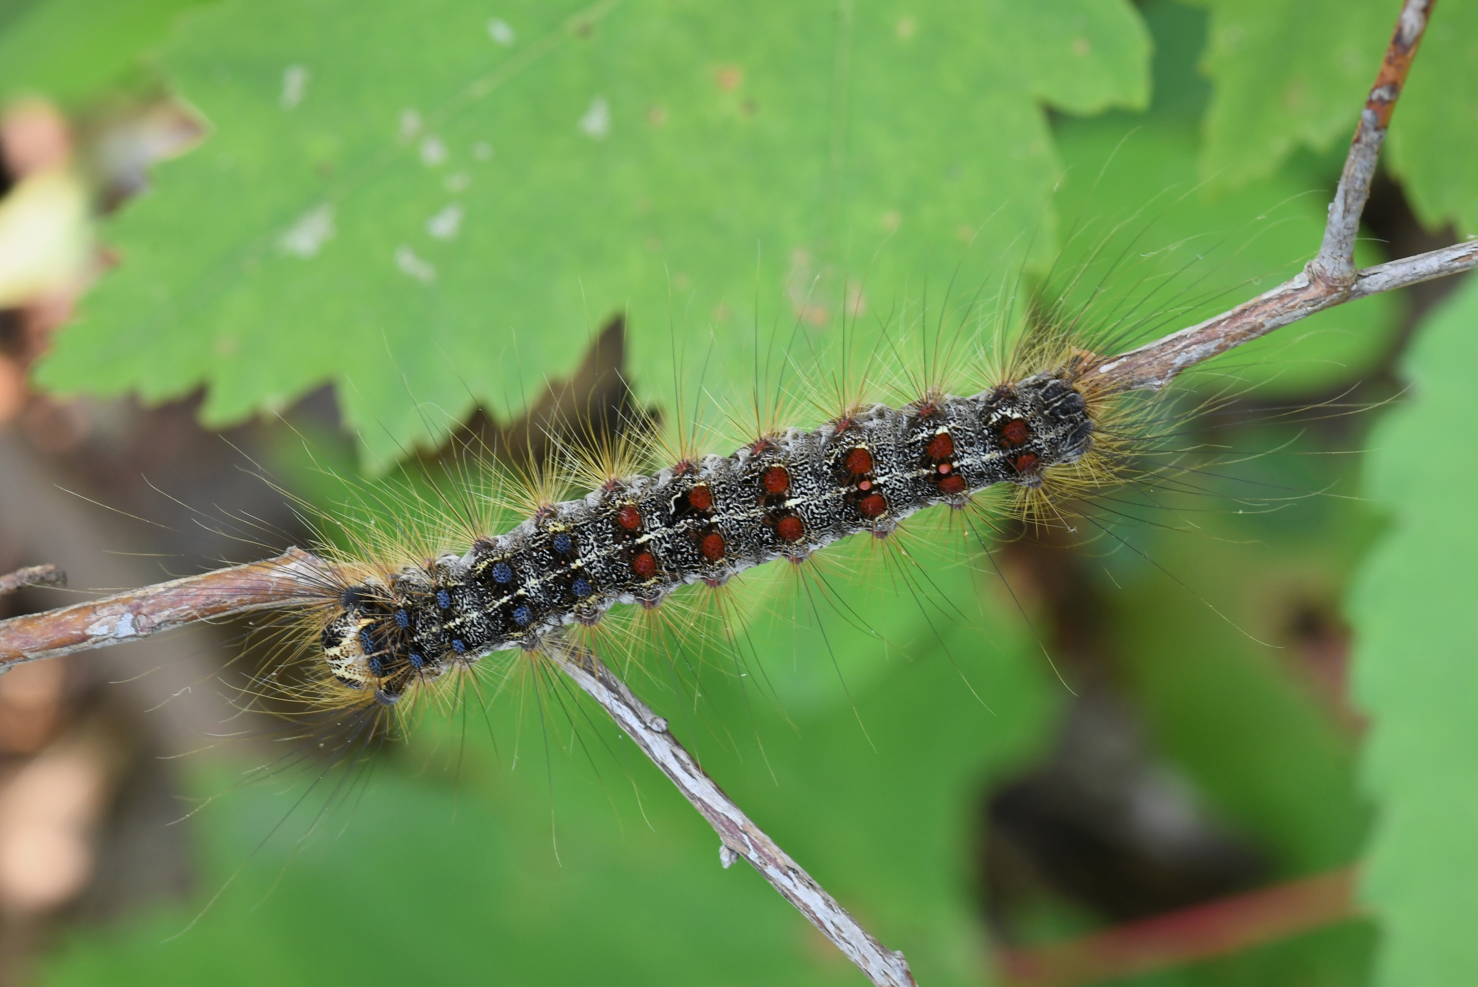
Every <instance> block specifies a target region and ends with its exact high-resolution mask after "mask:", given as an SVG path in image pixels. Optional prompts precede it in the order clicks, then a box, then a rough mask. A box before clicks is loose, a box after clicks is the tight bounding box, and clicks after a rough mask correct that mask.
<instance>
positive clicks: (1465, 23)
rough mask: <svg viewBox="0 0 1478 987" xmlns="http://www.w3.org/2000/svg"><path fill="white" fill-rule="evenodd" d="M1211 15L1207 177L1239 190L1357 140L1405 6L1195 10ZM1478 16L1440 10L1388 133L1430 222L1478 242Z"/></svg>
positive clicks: (1454, 8) (1242, 2)
mask: <svg viewBox="0 0 1478 987" xmlns="http://www.w3.org/2000/svg"><path fill="white" fill-rule="evenodd" d="M1196 2H1198V3H1200V4H1202V5H1204V6H1205V7H1207V8H1208V9H1209V10H1210V11H1211V38H1210V44H1209V46H1208V48H1207V51H1206V56H1205V61H1204V63H1203V64H1204V65H1205V69H1206V72H1207V74H1208V75H1210V77H1211V79H1212V81H1213V83H1214V84H1215V89H1214V92H1215V95H1214V96H1213V97H1212V100H1211V106H1210V107H1209V108H1208V110H1207V113H1206V143H1205V146H1204V147H1203V149H1202V157H1201V169H1202V173H1203V174H1205V175H1206V176H1207V177H1208V178H1209V179H1210V180H1211V181H1212V182H1214V183H1216V184H1219V185H1225V186H1236V185H1242V184H1245V183H1246V182H1249V181H1251V180H1253V179H1256V178H1263V177H1265V176H1267V175H1270V174H1272V173H1273V172H1274V171H1276V170H1277V168H1278V167H1279V166H1280V165H1281V164H1282V163H1283V161H1284V160H1286V159H1287V157H1288V156H1289V154H1290V153H1292V152H1293V150H1294V149H1295V148H1298V147H1309V148H1313V149H1315V150H1318V151H1323V150H1327V149H1328V148H1330V147H1331V146H1334V145H1336V144H1342V143H1343V142H1344V141H1346V140H1348V139H1349V135H1350V134H1351V133H1353V132H1354V128H1355V122H1356V120H1358V119H1359V111H1360V108H1361V107H1362V106H1364V103H1365V95H1366V93H1368V92H1369V91H1370V86H1371V83H1372V82H1373V81H1374V80H1375V69H1376V67H1378V66H1379V65H1380V61H1381V55H1382V52H1384V51H1385V47H1386V44H1387V43H1388V42H1389V40H1390V37H1391V32H1392V31H1393V29H1394V28H1395V20H1396V14H1397V13H1398V12H1399V11H1400V5H1399V4H1397V3H1394V2H1388V0H1315V2H1310V3H1285V2H1284V0H1196ZM1475 64H1478V5H1474V4H1471V3H1462V2H1459V3H1450V4H1445V5H1443V6H1441V7H1440V8H1438V9H1437V13H1436V14H1435V15H1434V16H1433V18H1432V22H1431V25H1430V27H1429V28H1428V30H1427V33H1426V35H1425V37H1424V38H1423V40H1422V46H1421V52H1420V55H1419V56H1418V58H1417V61H1416V64H1415V66H1414V67H1413V68H1412V71H1411V75H1410V77H1409V79H1408V80H1407V85H1406V91H1405V92H1404V93H1403V94H1402V96H1401V102H1400V104H1399V106H1398V107H1397V110H1396V117H1395V121H1394V123H1393V125H1392V127H1391V136H1390V147H1391V162H1392V164H1393V166H1394V169H1395V171H1396V173H1397V174H1398V175H1399V176H1400V177H1401V179H1402V182H1403V184H1404V187H1405V189H1406V194H1407V195H1408V196H1409V197H1410V199H1411V202H1412V205H1413V206H1414V207H1415V209H1416V211H1417V214H1418V215H1419V216H1420V217H1421V219H1422V221H1423V222H1425V223H1427V224H1429V225H1432V226H1440V225H1442V224H1443V223H1449V222H1451V223H1457V224H1458V225H1459V226H1461V227H1463V228H1464V229H1467V230H1469V231H1473V230H1478V173H1475V170H1474V169H1473V168H1472V167H1471V166H1470V163H1471V162H1472V161H1473V158H1474V156H1475V155H1478V128H1475V127H1474V126H1473V120H1474V119H1475V114H1478V74H1475V73H1474V72H1473V66H1474V65H1475Z"/></svg>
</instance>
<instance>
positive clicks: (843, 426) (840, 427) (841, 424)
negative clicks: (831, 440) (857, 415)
mask: <svg viewBox="0 0 1478 987" xmlns="http://www.w3.org/2000/svg"><path fill="white" fill-rule="evenodd" d="M855 424H857V423H856V422H854V421H853V420H852V419H850V418H838V419H837V423H836V430H837V433H836V434H838V435H841V434H842V433H843V432H845V431H846V430H847V429H849V428H851V427H852V426H853V425H855Z"/></svg>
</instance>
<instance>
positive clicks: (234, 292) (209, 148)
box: [39, 0, 1149, 464]
mask: <svg viewBox="0 0 1478 987" xmlns="http://www.w3.org/2000/svg"><path fill="white" fill-rule="evenodd" d="M499 16H500V20H498V22H497V24H496V25H493V26H492V27H490V26H489V24H490V22H489V20H488V12H487V8H486V7H485V6H484V5H480V4H474V3H470V2H468V0H439V2H436V3H432V4H430V5H426V4H422V5H417V6H416V7H414V8H412V7H406V6H404V5H402V4H395V3H390V2H380V3H376V4H366V3H364V2H362V0H317V2H315V3H311V4H306V5H305V4H302V3H299V2H296V0H291V2H290V0H279V2H276V3H262V2H235V3H226V4H223V5H221V6H219V7H216V8H213V9H211V10H208V11H204V12H202V13H200V14H199V15H198V16H195V17H193V18H191V19H189V20H188V21H187V22H185V24H184V25H182V27H181V29H180V31H179V33H178V34H177V36H176V39H175V42H174V44H173V45H172V46H171V47H170V48H169V49H168V50H167V51H166V52H165V53H164V54H163V56H162V65H163V68H164V70H165V72H166V73H167V74H168V76H169V78H170V80H171V81H172V83H173V84H174V85H175V86H176V87H177V88H178V90H179V91H180V93H181V94H182V95H183V96H184V97H185V98H186V99H188V100H189V101H190V102H191V103H192V104H193V105H194V106H196V107H198V108H199V110H200V111H201V112H202V113H203V114H204V115H205V117H206V119H207V120H208V121H209V123H210V125H211V127H212V128H213V130H214V134H213V136H212V138H211V139H210V140H209V142H208V143H207V145H206V146H205V147H203V148H202V149H201V150H200V151H198V152H197V153H195V154H192V155H189V156H187V157H185V158H184V159H182V160H180V161H178V162H175V163H171V164H168V165H165V166H163V167H162V168H160V169H159V190H158V192H157V193H155V194H153V195H151V196H149V197H147V198H145V199H143V200H142V201H139V202H137V203H135V204H133V205H131V206H130V207H129V208H128V209H127V210H126V211H125V213H124V215H123V216H122V217H121V218H120V220H119V221H118V222H117V223H116V224H115V225H114V226H113V227H112V228H111V230H110V231H109V233H108V236H109V239H110V240H111V241H112V242H113V243H114V244H115V245H116V246H117V248H118V250H119V252H120V253H121V255H122V257H123V261H124V262H123V264H122V265H121V266H120V267H119V268H118V270H117V272H116V273H114V274H113V275H111V276H110V277H108V278H107V279H106V280H105V281H104V283H103V284H102V285H101V286H100V287H99V289H98V290H97V291H96V292H95V293H94V294H93V295H92V297H91V298H90V300H89V302H88V304H87V306H86V313H85V316H84V318H83V319H82V321H81V322H80V323H79V324H78V325H76V326H74V327H73V328H72V329H71V330H69V331H68V332H67V333H66V334H65V335H64V336H63V337H62V338H61V339H60V341H59V344H58V346H57V349H56V352H55V354H54V355H53V356H52V358H51V359H50V360H48V361H47V362H46V363H45V364H43V365H42V367H41V370H40V373H39V380H40V381H41V382H42V383H43V384H44V385H45V386H47V387H51V388H55V389H59V390H66V391H70V390H78V389H85V390H88V391H91V392H94V393H117V392H121V391H126V390H137V391H139V392H141V393H142V394H143V395H144V396H145V397H147V398H148V399H150V400H160V399H163V398H168V397H174V396H178V395H181V394H184V393H187V392H189V391H191V390H192V389H194V388H196V387H198V386H200V385H201V384H205V385H207V386H208V388H209V390H208V395H207V399H206V403H205V406H204V409H203V414H204V417H205V419H206V420H207V421H209V422H212V423H225V422H231V421H236V420H239V419H241V418H242V417H244V416H247V415H250V414H253V413H255V412H257V411H259V410H261V409H263V408H267V409H274V408H280V407H283V406H285V405H286V404H287V403H289V402H291V401H292V400H293V399H294V398H296V397H298V396H300V395H301V394H303V393H304V392H306V391H308V390H309V389H311V388H313V387H315V386H317V385H319V384H321V383H323V382H325V381H334V382H336V383H337V384H339V385H340V386H339V388H338V395H339V399H340V404H341V407H342V409H343V410H344V413H345V415H346V417H347V419H348V420H349V422H350V423H351V424H352V425H353V426H354V427H355V428H356V429H357V430H358V431H359V434H360V436H361V438H362V441H363V443H364V446H365V449H366V450H367V451H368V454H369V456H370V459H371V461H374V462H378V463H380V464H384V463H385V462H387V461H390V460H393V459H395V458H398V457H399V455H400V454H401V452H402V451H403V450H404V448H405V447H406V445H407V444H408V443H411V442H419V441H424V440H425V439H427V438H428V437H430V436H431V435H433V434H437V433H439V432H441V431H442V430H443V429H444V428H445V427H446V426H447V418H448V416H450V418H453V419H455V418H457V417H460V416H461V415H462V414H464V413H465V412H466V411H467V410H468V408H469V407H470V406H471V405H472V404H473V403H474V402H478V403H481V404H483V405H484V406H486V407H488V408H490V409H492V410H494V411H495V413H497V414H499V415H505V416H506V415H516V414H517V413H518V412H519V411H521V410H522V408H523V406H524V404H525V403H526V402H527V401H528V400H532V398H533V397H535V396H536V395H537V394H538V393H539V391H540V389H541V387H542V385H543V383H544V381H545V380H546V379H548V378H549V377H551V376H558V375H561V374H565V373H568V372H569V371H570V370H571V369H573V367H574V366H575V365H576V364H577V363H578V361H579V360H580V358H581V355H582V354H583V352H584V350H585V348H586V343H587V340H588V338H589V333H590V331H591V329H592V327H594V326H595V324H596V323H598V322H600V321H602V320H604V319H605V318H606V317H607V316H608V315H609V314H611V313H612V312H617V311H621V310H623V309H624V310H626V311H627V312H628V313H629V315H630V320H631V324H632V337H631V338H632V354H631V361H630V369H631V372H632V376H633V378H634V379H635V380H636V381H637V383H638V384H639V385H640V386H641V387H642V388H645V389H646V390H647V391H648V392H651V393H661V392H662V391H663V390H670V386H671V381H672V379H673V374H674V369H673V366H672V361H671V359H670V356H671V354H672V352H673V351H674V349H676V350H677V351H679V352H680V353H688V354H697V355H696V356H693V357H692V359H693V360H694V361H695V362H700V363H701V362H703V361H705V360H710V359H712V360H713V365H714V366H716V367H719V368H724V370H723V372H721V373H715V374H713V375H711V378H710V379H709V381H708V383H709V385H710V386H716V387H717V388H718V389H719V390H720V391H722V392H724V393H725V396H731V395H732V396H739V395H744V394H746V393H747V392H748V388H749V384H750V380H751V377H750V375H748V374H746V373H743V372H741V371H739V370H738V369H737V368H745V367H748V366H750V361H751V359H752V354H753V347H754V344H755V338H756V333H755V332H753V331H752V330H751V329H750V328H749V327H750V326H751V325H754V324H761V325H764V326H766V327H768V326H769V325H771V323H772V320H773V322H774V323H779V324H784V325H786V326H788V325H789V324H790V323H791V322H792V321H793V320H795V319H796V318H801V319H805V320H814V319H817V318H823V316H819V315H818V313H820V312H822V311H826V310H827V307H828V306H830V305H831V304H832V301H833V296H834V293H835V292H839V291H841V290H843V281H842V280H839V278H841V277H842V276H843V275H845V274H848V273H851V274H854V275H861V274H864V273H865V274H866V275H867V287H866V291H867V293H868V294H869V296H876V297H878V298H879V299H883V300H884V301H883V304H884V305H892V304H896V301H897V299H898V298H899V297H900V296H902V295H903V294H905V285H906V284H907V283H908V279H909V278H913V279H916V280H915V283H919V280H918V279H928V278H929V277H930V276H931V275H932V276H933V277H934V278H935V280H936V282H937V283H939V284H941V285H942V284H943V283H944V282H946V281H947V280H948V278H949V275H950V272H951V271H952V270H953V269H954V267H955V266H956V264H957V262H958V261H959V259H960V257H961V254H962V252H964V249H965V248H964V246H963V244H961V242H960V239H959V235H960V231H962V230H964V231H967V232H968V235H973V234H974V231H975V230H977V229H981V228H982V226H983V229H982V230H981V232H980V236H979V240H978V242H977V243H976V245H975V247H974V253H975V254H976V255H977V256H980V257H986V258H989V259H990V260H991V261H992V262H1004V263H1005V264H1007V265H1008V266H1009V265H1010V264H1011V263H1012V262H1013V260H1014V259H1015V258H1017V257H1019V255H1020V253H1021V251H1022V250H1023V249H1024V245H1025V243H1026V242H1027V240H1026V238H1024V237H1023V236H1022V232H1023V231H1024V230H1030V229H1032V228H1033V227H1035V226H1037V225H1038V224H1040V223H1041V222H1042V217H1043V215H1044V212H1045V206H1046V203H1047V199H1048V196H1049V194H1050V190H1051V186H1052V181H1053V175H1054V174H1055V173H1056V171H1057V164H1056V160H1055V155H1054V153H1053V149H1052V141H1051V137H1050V134H1049V131H1048V128H1047V121H1046V118H1045V115H1044V112H1043V107H1042V105H1041V104H1042V103H1043V102H1047V103H1050V104H1052V105H1055V106H1058V107H1061V108H1064V109H1068V110H1071V111H1074V112H1092V111H1095V110H1099V109H1102V108H1103V107H1105V106H1108V105H1113V104H1119V105H1140V104H1143V103H1144V101H1145V99H1146V98H1147V88H1148V87H1147V78H1146V71H1145V67H1146V64H1145V63H1146V58H1147V55H1148V48H1149V45H1148V38H1147V37H1146V34H1145V31H1144V28H1143V25H1142V23H1141V22H1140V21H1139V19H1138V17H1137V16H1136V15H1135V13H1134V11H1133V9H1132V8H1131V7H1130V5H1129V4H1128V3H1127V2H1124V0H1113V2H1108V3H1103V2H1098V3H1093V2H1088V0H1053V2H1052V3H1049V4H1035V5H1033V6H1032V7H1031V8H1026V7H1023V6H1021V5H1018V4H1011V3H1005V2H993V3H987V4H976V3H963V2H961V3H955V4H948V5H935V6H931V7H929V8H926V9H924V10H923V11H921V12H919V13H917V14H915V13H908V12H903V11H893V10H887V11H885V10H879V9H876V8H873V7H871V6H868V7H864V8H861V9H858V10H857V11H856V12H855V13H853V12H852V10H851V7H850V6H845V7H843V8H841V9H840V13H839V12H838V9H837V8H836V7H835V5H833V4H831V3H822V2H819V0H817V2H812V3H807V4H788V5H784V6H769V7H759V8H755V7H749V6H742V5H733V6H716V5H712V4H676V5H657V4H655V3H643V2H635V0H634V2H631V3H628V4H623V5H612V4H600V5H597V6H595V7H592V8H590V9H588V10H584V11H581V10H576V9H568V8H567V9H565V10H564V11H554V10H552V9H551V7H550V6H549V5H547V4H537V3H526V4H517V5H509V6H506V7H505V8H503V13H501V14H500V15H499ZM492 34H496V35H497V37H493V36H490V35H492ZM346 38H353V39H355V40H354V43H353V44H352V45H346V44H345V39H346ZM500 38H501V39H502V40H501V41H500V40H499V39H500ZM894 227H896V232H892V230H893V228H894ZM874 255H877V256H876V259H874ZM818 276H821V277H822V283H820V284H819V285H815V284H813V279H815V278H816V277H818ZM777 296H779V297H781V298H783V302H782V303H781V306H780V308H779V309H776V308H775V306H774V304H773V302H774V300H775V299H776V297H777ZM755 297H758V298H759V300H760V307H761V310H760V311H758V312H756V311H755V309H754V307H753V304H752V302H751V300H752V299H753V298H755ZM710 346H711V347H712V349H713V350H714V351H715V352H714V353H713V354H711V355H704V354H706V353H707V350H708V348H709V347H710ZM715 381H717V384H715V383H714V382H715ZM420 402H425V403H426V404H428V405H434V406H435V407H436V409H437V412H436V414H435V415H432V414H428V413H427V412H426V410H425V409H424V407H423V406H422V405H421V404H420Z"/></svg>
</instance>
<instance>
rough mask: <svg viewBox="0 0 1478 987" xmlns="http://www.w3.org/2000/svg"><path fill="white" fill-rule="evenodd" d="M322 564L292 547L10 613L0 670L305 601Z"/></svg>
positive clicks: (0, 636)
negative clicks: (252, 559)
mask: <svg viewBox="0 0 1478 987" xmlns="http://www.w3.org/2000/svg"><path fill="white" fill-rule="evenodd" d="M21 571H22V572H25V571H26V570H24V569H23V570H21ZM324 571H325V565H324V563H323V562H322V561H320V560H319V559H318V558H317V557H316V556H313V555H310V554H308V553H307V552H303V551H299V550H298V549H296V548H290V549H288V550H287V551H286V552H284V553H283V554H281V555H279V556H277V557H276V558H275V559H267V560H265V561H263V562H253V563H251V564H250V565H238V566H233V567H231V568H229V569H216V570H215V571H213V572H206V573H202V574H201V575H199V576H187V577H186V578H184V579H175V580H172V581H171V582H167V583H155V584H154V585H153V586H145V587H144V588H143V589H137V590H132V591H130V592H127V593H119V594H117V595H115V596H106V597H103V598H102V599H101V600H93V601H91V602H88V603H78V604H75V605H73V606H70V607H62V608H60V609H57V610H47V611H45V612H44V613H32V614H25V615H23V616H20V617H12V618H11V619H9V620H5V621H0V669H8V668H9V667H10V666H12V665H16V664H19V663H21V662H27V661H36V660H38V659H41V658H56V657H58V656H60V655H66V654H71V653H72V652H74V651H86V650H88V649H90V648H106V647H107V646H108V645H110V644H123V643H124V642H126V641H137V640H138V639H139V638H141V637H147V636H148V635H150V634H158V633H159V632H160V631H167V630H170V629H172V628H175V627H183V626H184V625H185V624H193V623H195V622H196V621H199V620H210V619H212V618H216V617H229V616H232V615H234V614H239V613H248V612H250V611H252V610H263V609H267V608H271V607H284V606H290V605H292V604H294V603H302V602H306V601H308V600H310V599H314V598H315V597H321V596H322V591H321V590H318V591H317V592H315V591H314V587H321V586H323V582H322V580H323V576H324ZM7 578H9V577H7Z"/></svg>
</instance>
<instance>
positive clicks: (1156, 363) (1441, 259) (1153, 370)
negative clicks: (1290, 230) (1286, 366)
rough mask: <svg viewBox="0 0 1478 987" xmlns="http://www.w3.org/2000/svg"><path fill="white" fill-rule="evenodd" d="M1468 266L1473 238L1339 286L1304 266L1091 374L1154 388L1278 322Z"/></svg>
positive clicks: (1477, 252) (1129, 387) (1475, 246)
mask: <svg viewBox="0 0 1478 987" xmlns="http://www.w3.org/2000/svg"><path fill="white" fill-rule="evenodd" d="M1474 267H1478V240H1469V241H1467V242H1466V243H1455V244H1453V245H1452V246H1450V247H1443V248H1442V249H1441V250H1433V251H1430V252H1429V253H1425V254H1417V255H1416V256H1415V257H1403V258H1402V259H1401V260H1393V261H1390V262H1389V263H1386V264H1377V265H1375V266H1374V267H1367V268H1366V269H1365V270H1363V271H1359V272H1358V273H1357V274H1356V275H1355V283H1354V284H1351V285H1348V286H1345V287H1343V288H1341V287H1338V286H1336V285H1335V284H1334V282H1332V281H1322V280H1315V279H1312V278H1310V277H1309V274H1308V271H1306V270H1305V271H1300V272H1299V273H1298V274H1297V275H1296V276H1295V277H1294V278H1293V279H1292V280H1290V281H1286V282H1284V283H1283V284H1280V285H1279V286H1278V287H1276V288H1274V289H1273V290H1272V291H1269V292H1267V293H1266V294H1262V295H1258V296H1257V297H1256V298H1254V299H1252V300H1251V301H1246V302H1243V303H1242V304H1241V305H1238V306H1237V307H1236V308H1234V309H1232V310H1231V311H1229V312H1223V313H1222V314H1221V315H1218V316H1214V317H1213V318H1210V319H1207V320H1206V321H1205V322H1202V323H1200V324H1199V325H1194V326H1191V327H1190V328H1189V329H1182V330H1180V331H1179V332H1175V333H1171V334H1170V335H1168V336H1165V337H1163V338H1161V339H1157V340H1155V341H1154V342H1153V343H1149V344H1147V345H1145V346H1141V347H1140V348H1139V349H1137V350H1130V351H1129V352H1128V353H1125V354H1123V355H1122V356H1117V357H1115V358H1114V359H1112V360H1109V361H1108V362H1107V363H1104V364H1101V365H1100V366H1099V367H1098V370H1097V373H1100V374H1102V375H1103V376H1104V379H1106V380H1108V381H1109V382H1110V386H1112V387H1113V388H1114V389H1116V390H1121V391H1135V390H1157V389H1159V388H1161V387H1164V386H1165V385H1166V384H1168V383H1169V382H1170V381H1171V380H1172V379H1174V377H1175V376H1176V375H1177V374H1179V373H1180V372H1181V371H1182V370H1184V369H1185V368H1186V367H1189V366H1191V365H1192V364H1196V363H1200V362H1201V361H1202V360H1209V359H1211V358H1212V357H1213V356H1216V355H1218V354H1220V353H1225V352H1226V351H1227V350H1229V349H1232V348H1234V347H1237V346H1241V345H1242V344H1243V343H1250V342H1252V340H1254V339H1257V338H1258V337H1260V336H1266V335H1267V334H1268V333H1270V332H1272V331H1273V330H1274V329H1277V328H1278V327H1280V326H1286V325H1288V324H1289V323H1291V322H1297V321H1299V320H1300V319H1307V318H1308V317H1309V316H1311V315H1313V314H1314V313H1316V312H1322V311H1324V310H1325V309H1326V308H1333V307H1334V306H1336V305H1342V304H1344V303H1345V302H1348V301H1352V300H1354V299H1356V298H1366V297H1368V296H1370V295H1376V294H1379V293H1381V292H1383V291H1391V290H1393V289H1395V288H1404V287H1406V286H1407V285H1413V284H1420V283H1421V282H1423V281H1431V280H1432V279H1434V278H1441V277H1446V276H1447V275H1449V274H1458V273H1460V272H1462V271H1471V270H1472V269H1473V268H1474Z"/></svg>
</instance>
